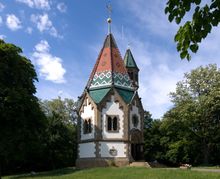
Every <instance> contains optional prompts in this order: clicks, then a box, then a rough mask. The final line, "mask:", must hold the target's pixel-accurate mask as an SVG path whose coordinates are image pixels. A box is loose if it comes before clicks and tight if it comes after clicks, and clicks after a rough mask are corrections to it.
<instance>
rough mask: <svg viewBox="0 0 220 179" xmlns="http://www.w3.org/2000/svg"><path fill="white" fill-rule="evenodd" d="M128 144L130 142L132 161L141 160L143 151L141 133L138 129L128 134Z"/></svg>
mask: <svg viewBox="0 0 220 179" xmlns="http://www.w3.org/2000/svg"><path fill="white" fill-rule="evenodd" d="M130 142H131V146H130V147H131V148H130V151H131V157H132V158H133V160H135V161H137V160H143V156H144V154H143V153H144V150H143V143H142V135H141V131H140V130H138V129H133V130H131V132H130Z"/></svg>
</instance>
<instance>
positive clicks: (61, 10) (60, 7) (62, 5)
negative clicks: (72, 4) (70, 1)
mask: <svg viewBox="0 0 220 179" xmlns="http://www.w3.org/2000/svg"><path fill="white" fill-rule="evenodd" d="M57 9H58V10H59V11H60V12H62V13H64V12H66V10H67V6H66V4H64V3H63V2H61V3H59V4H57Z"/></svg>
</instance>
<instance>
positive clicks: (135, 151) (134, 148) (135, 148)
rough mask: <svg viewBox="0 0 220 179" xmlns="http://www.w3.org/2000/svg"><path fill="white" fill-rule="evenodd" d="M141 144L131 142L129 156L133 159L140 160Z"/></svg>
mask: <svg viewBox="0 0 220 179" xmlns="http://www.w3.org/2000/svg"><path fill="white" fill-rule="evenodd" d="M142 153H143V145H142V144H131V156H132V157H133V159H134V160H136V161H137V160H142V159H143V158H142V156H143V155H142Z"/></svg>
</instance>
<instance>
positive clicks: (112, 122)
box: [107, 116, 118, 132]
mask: <svg viewBox="0 0 220 179" xmlns="http://www.w3.org/2000/svg"><path fill="white" fill-rule="evenodd" d="M107 130H108V131H110V132H115V131H118V118H117V117H116V116H108V118H107Z"/></svg>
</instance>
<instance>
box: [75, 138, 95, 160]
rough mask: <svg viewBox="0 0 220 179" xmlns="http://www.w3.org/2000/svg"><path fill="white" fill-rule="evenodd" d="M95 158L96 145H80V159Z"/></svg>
mask: <svg viewBox="0 0 220 179" xmlns="http://www.w3.org/2000/svg"><path fill="white" fill-rule="evenodd" d="M94 157H96V156H95V143H94V142H90V143H85V144H79V158H94Z"/></svg>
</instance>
